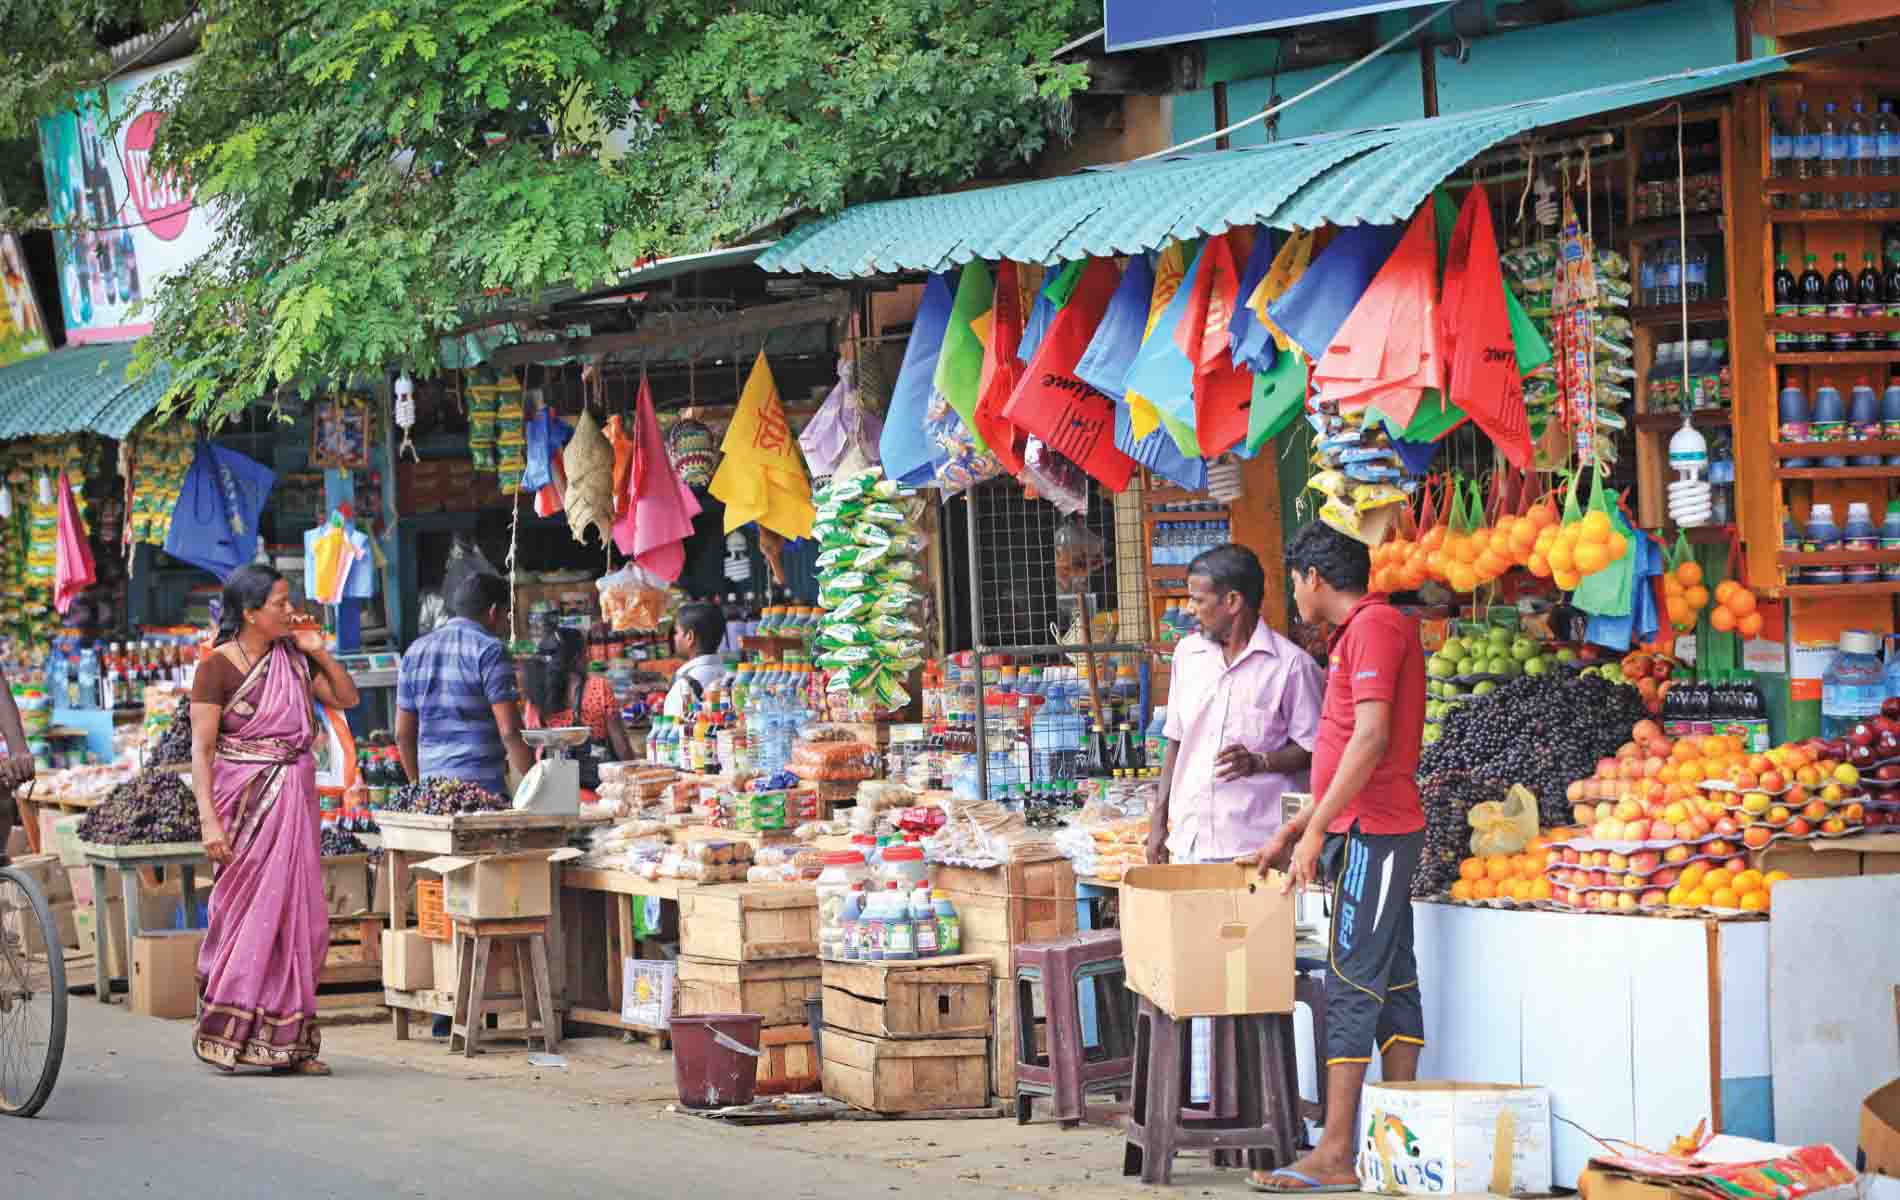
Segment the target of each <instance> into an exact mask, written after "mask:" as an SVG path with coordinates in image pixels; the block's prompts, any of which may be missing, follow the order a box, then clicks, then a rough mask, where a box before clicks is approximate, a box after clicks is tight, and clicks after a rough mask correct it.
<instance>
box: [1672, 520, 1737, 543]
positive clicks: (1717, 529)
mask: <svg viewBox="0 0 1900 1200" xmlns="http://www.w3.org/2000/svg"><path fill="white" fill-rule="evenodd" d="M1671 531H1673V532H1680V533H1683V534H1685V535H1687V536H1688V539H1689V544H1690V545H1691V546H1726V545H1728V543H1729V539H1730V538H1732V537H1734V536H1735V526H1733V525H1697V526H1694V527H1692V528H1689V529H1682V530H1676V529H1675V528H1674V527H1673V526H1672V527H1671ZM1663 540H1664V541H1672V540H1674V539H1672V538H1664V539H1663Z"/></svg>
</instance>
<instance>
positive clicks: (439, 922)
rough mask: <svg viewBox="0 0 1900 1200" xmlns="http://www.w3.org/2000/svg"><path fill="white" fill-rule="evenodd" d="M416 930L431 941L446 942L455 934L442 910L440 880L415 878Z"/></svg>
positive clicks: (447, 916)
mask: <svg viewBox="0 0 1900 1200" xmlns="http://www.w3.org/2000/svg"><path fill="white" fill-rule="evenodd" d="M416 932H417V933H420V934H421V935H422V936H423V937H426V938H428V939H429V940H430V941H432V942H446V941H449V940H450V939H452V938H453V937H454V936H455V925H454V924H453V923H452V922H451V921H450V920H449V915H448V913H446V912H444V911H443V910H442V881H441V880H440V879H418V880H416Z"/></svg>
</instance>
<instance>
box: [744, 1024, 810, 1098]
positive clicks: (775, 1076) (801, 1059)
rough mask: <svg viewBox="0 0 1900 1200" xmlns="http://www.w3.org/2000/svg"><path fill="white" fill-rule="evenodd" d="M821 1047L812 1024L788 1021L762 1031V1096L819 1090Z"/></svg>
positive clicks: (760, 1058) (759, 1090)
mask: <svg viewBox="0 0 1900 1200" xmlns="http://www.w3.org/2000/svg"><path fill="white" fill-rule="evenodd" d="M818 1077H819V1069H818V1051H817V1048H816V1047H815V1046H813V1045H812V1040H811V1026H809V1025H784V1026H780V1027H779V1028H777V1029H764V1030H761V1031H760V1032H759V1077H758V1086H757V1088H756V1089H755V1090H756V1091H757V1092H758V1094H759V1095H761V1096H782V1095H788V1094H790V1093H792V1092H815V1091H817V1090H818Z"/></svg>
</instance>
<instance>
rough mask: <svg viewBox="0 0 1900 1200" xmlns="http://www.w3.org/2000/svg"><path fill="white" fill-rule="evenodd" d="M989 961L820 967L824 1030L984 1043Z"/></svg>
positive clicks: (969, 957) (965, 958)
mask: <svg viewBox="0 0 1900 1200" xmlns="http://www.w3.org/2000/svg"><path fill="white" fill-rule="evenodd" d="M991 1024H992V1023H991V1020H990V960H989V959H988V958H986V957H984V956H983V955H980V954H965V955H956V956H953V957H948V958H936V959H931V958H926V959H921V960H919V961H916V962H891V963H876V962H867V963H852V962H827V963H826V964H825V1025H826V1027H827V1028H831V1027H836V1028H838V1029H844V1030H848V1031H850V1032H852V1033H861V1034H864V1035H865V1036H867V1037H877V1038H948V1037H988V1036H989V1034H990V1029H991Z"/></svg>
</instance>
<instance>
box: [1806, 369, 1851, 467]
mask: <svg viewBox="0 0 1900 1200" xmlns="http://www.w3.org/2000/svg"><path fill="white" fill-rule="evenodd" d="M1808 429H1809V432H1810V433H1811V434H1812V436H1813V438H1814V440H1815V441H1817V442H1839V441H1845V440H1846V439H1847V407H1846V405H1844V404H1842V403H1841V389H1839V388H1837V387H1835V386H1834V385H1833V384H1831V383H1824V384H1822V385H1821V386H1820V387H1818V388H1815V389H1814V419H1813V421H1812V423H1810V424H1809V426H1808ZM1821 465H1822V466H1824V467H1844V466H1846V465H1847V457H1846V456H1845V455H1842V454H1826V455H1822V457H1821Z"/></svg>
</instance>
